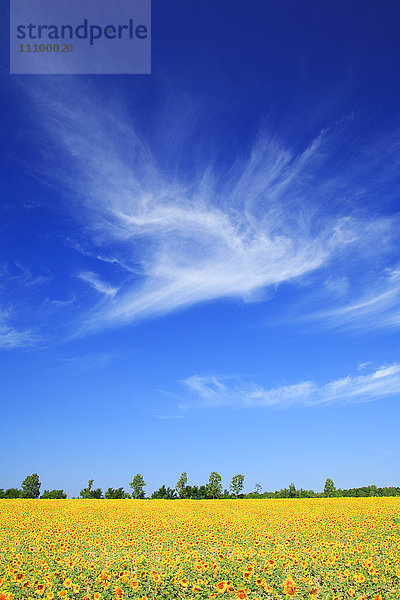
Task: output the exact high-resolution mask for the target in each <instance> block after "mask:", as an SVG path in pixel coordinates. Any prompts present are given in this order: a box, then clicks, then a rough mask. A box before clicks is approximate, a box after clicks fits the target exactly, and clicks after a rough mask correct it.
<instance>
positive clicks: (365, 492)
mask: <svg viewBox="0 0 400 600" xmlns="http://www.w3.org/2000/svg"><path fill="white" fill-rule="evenodd" d="M93 482H94V480H93V479H89V481H88V485H87V487H85V488H83V489H82V490H81V491H80V497H81V498H84V499H102V498H103V493H102V490H101V489H100V488H96V489H94V488H93ZM187 482H188V476H187V473H186V472H185V471H184V472H183V473H182V474H181V476H180V477H179V479H178V482H177V484H176V487H175V489H172V488H170V487H168V486H167V485H165V484H163V485H162V486H161V487H160V488H159V489H158V490H156V491H154V492H153V493H152V495H151V498H153V499H157V498H158V499H165V500H175V499H176V498H182V499H192V500H207V499H220V498H254V499H255V498H257V499H262V498H340V497H349V498H365V497H368V496H374V497H383V496H400V487H395V486H392V487H377V486H376V485H368V486H364V487H359V488H350V489H341V488H338V489H336V486H335V484H334V482H333V480H332V479H331V478H329V477H328V478H327V479H326V481H325V486H324V490H323V491H322V492H314V491H313V490H304V489H302V488H300V489H296V486H295V485H294V483H291V484H290V485H289V486H288V487H287V488H283V489H281V490H277V491H275V492H263V493H261V490H262V487H261V485H260V484H259V483H256V484H255V489H254V491H253V492H251V493H249V494H243V493H242V490H243V486H244V475H242V474H240V473H239V474H238V475H235V476H234V477H233V478H232V481H231V484H230V486H229V488H230V489H229V491H228V490H226V489H225V490H224V491H222V477H221V475H220V474H219V473H217V472H216V471H213V472H212V473H211V474H210V478H209V481H208V483H207V484H206V485H200V486H197V485H188V483H187ZM129 485H130V486H131V488H132V494H131V495H129V494H127V493H126V492H125V490H124V488H123V487H119V488H117V489H114V488H112V487H109V488H108V490H107V491H106V493H105V494H104V498H105V499H107V500H119V499H121V500H122V499H125V498H126V499H127V498H135V499H143V498H145V493H144V487H145V486H146V483H145V481H144V479H143V476H142V475H141V474H140V473H137V474H136V475H135V476H134V478H133V480H132V481H131V483H130V484H129ZM40 486H41V483H40V481H39V475H38V474H37V473H33V474H32V475H28V476H27V477H26V478H25V479H24V481H23V482H22V484H21V489H20V490H19V489H18V488H8V489H6V490H4V489H2V488H1V489H0V499H1V500H12V499H17V498H24V499H25V498H26V499H28V498H29V499H36V498H39V493H40ZM66 497H67V494H66V493H65V492H64V490H44V492H43V493H42V495H41V496H40V498H41V499H43V500H46V499H48V500H51V499H60V500H61V499H65V498H66Z"/></svg>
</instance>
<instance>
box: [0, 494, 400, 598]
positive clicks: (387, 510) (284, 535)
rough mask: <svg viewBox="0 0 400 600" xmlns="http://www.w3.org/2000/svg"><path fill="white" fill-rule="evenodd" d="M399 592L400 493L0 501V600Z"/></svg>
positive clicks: (336, 595) (327, 595) (391, 595)
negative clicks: (278, 497) (392, 495)
mask: <svg viewBox="0 0 400 600" xmlns="http://www.w3.org/2000/svg"><path fill="white" fill-rule="evenodd" d="M291 596H293V597H297V598H299V599H300V598H311V599H312V598H315V599H328V598H329V599H330V600H331V599H350V598H355V600H361V599H363V600H364V599H372V600H390V599H394V598H400V498H379V499H378V498H355V499H346V498H338V499H305V500H215V501H213V500H207V501H195V500H194V501H193V500H175V501H165V500H151V501H150V500H148V501H147V500H107V501H105V500H0V600H12V599H14V598H15V599H20V598H21V599H22V598H23V599H30V598H31V599H34V600H36V599H41V598H43V600H44V599H46V600H53V599H54V600H58V599H60V600H72V599H76V600H124V599H128V598H130V599H137V600H145V599H148V600H152V599H155V598H157V599H175V598H185V599H188V600H189V599H194V600H197V599H199V600H200V599H206V598H207V599H209V598H221V599H223V600H225V599H226V600H231V599H235V600H236V599H239V600H245V599H249V600H250V599H251V600H260V599H270V598H271V599H272V598H280V599H285V598H286V599H287V598H289V597H291Z"/></svg>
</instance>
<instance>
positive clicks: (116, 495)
mask: <svg viewBox="0 0 400 600" xmlns="http://www.w3.org/2000/svg"><path fill="white" fill-rule="evenodd" d="M104 498H106V500H124V499H125V498H129V494H127V493H126V492H125V491H124V488H122V487H120V488H118V489H116V490H114V488H111V487H109V488H108V490H107V491H106V493H105V494H104Z"/></svg>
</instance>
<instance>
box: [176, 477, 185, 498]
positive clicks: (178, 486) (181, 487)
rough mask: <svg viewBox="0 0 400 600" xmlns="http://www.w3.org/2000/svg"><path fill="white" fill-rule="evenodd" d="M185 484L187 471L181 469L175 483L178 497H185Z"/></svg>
mask: <svg viewBox="0 0 400 600" xmlns="http://www.w3.org/2000/svg"><path fill="white" fill-rule="evenodd" d="M186 485H187V473H186V471H183V473H182V475H181V476H180V477H179V479H178V482H177V484H176V491H177V492H178V495H179V498H186V496H185V493H186Z"/></svg>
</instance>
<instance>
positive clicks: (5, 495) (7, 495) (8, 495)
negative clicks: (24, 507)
mask: <svg viewBox="0 0 400 600" xmlns="http://www.w3.org/2000/svg"><path fill="white" fill-rule="evenodd" d="M13 498H21V490H18V489H17V488H8V490H5V491H4V490H3V489H0V499H1V500H12V499H13Z"/></svg>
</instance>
